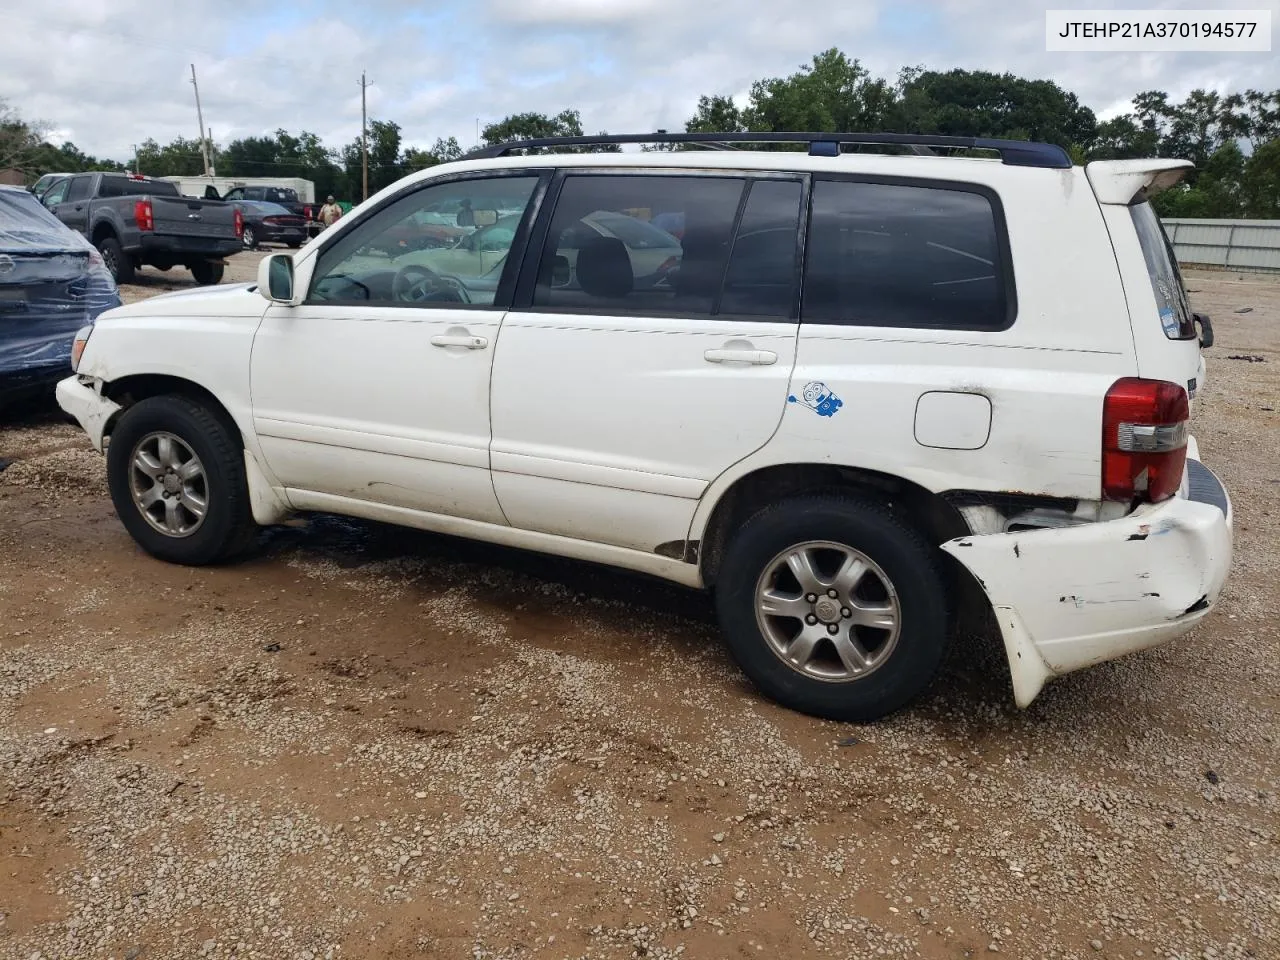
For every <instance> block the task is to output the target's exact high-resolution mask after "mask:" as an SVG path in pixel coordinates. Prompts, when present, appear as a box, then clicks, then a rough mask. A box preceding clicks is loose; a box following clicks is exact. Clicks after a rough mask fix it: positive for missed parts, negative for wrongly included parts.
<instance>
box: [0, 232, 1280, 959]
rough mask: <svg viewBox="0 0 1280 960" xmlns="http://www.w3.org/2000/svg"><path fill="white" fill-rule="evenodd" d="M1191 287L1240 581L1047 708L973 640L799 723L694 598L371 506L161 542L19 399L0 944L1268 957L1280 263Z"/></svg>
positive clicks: (1206, 277)
mask: <svg viewBox="0 0 1280 960" xmlns="http://www.w3.org/2000/svg"><path fill="white" fill-rule="evenodd" d="M254 260H256V258H255V257H252V256H249V255H246V256H241V257H237V258H235V259H234V260H233V261H232V265H233V266H232V269H231V271H230V272H229V275H228V280H234V279H237V278H241V277H240V274H241V273H243V274H244V276H243V279H249V278H251V276H252V272H253V261H254ZM172 274H173V276H172V277H169V276H166V275H161V274H157V273H154V272H153V271H145V272H144V280H143V282H142V283H140V284H139V285H138V286H137V287H135V288H133V289H130V290H128V291H127V293H128V294H129V295H130V296H131V297H140V296H145V295H150V294H152V293H154V292H156V291H158V290H161V289H165V288H169V287H174V286H185V285H187V284H189V283H190V280H189V277H188V276H187V275H185V274H182V273H180V272H177V271H173V272H172ZM1189 285H1190V287H1191V289H1192V290H1193V291H1194V294H1193V296H1194V299H1195V300H1196V301H1197V303H1198V304H1199V305H1200V307H1201V308H1204V309H1207V310H1208V311H1209V312H1210V313H1211V314H1213V316H1214V318H1215V321H1216V328H1217V332H1218V346H1216V347H1214V348H1213V349H1212V350H1210V351H1209V358H1210V359H1209V385H1208V387H1207V388H1206V389H1205V391H1204V392H1203V394H1202V398H1201V401H1200V404H1199V409H1198V413H1197V420H1198V422H1197V424H1196V434H1197V436H1198V438H1199V441H1200V446H1201V452H1202V454H1203V456H1204V458H1205V460H1206V461H1207V462H1208V463H1210V464H1211V465H1212V466H1213V467H1214V468H1215V470H1217V471H1218V472H1219V473H1220V475H1221V476H1222V477H1223V478H1224V480H1225V481H1226V483H1227V485H1228V487H1229V489H1230V490H1231V493H1232V495H1233V497H1234V502H1235V507H1236V511H1237V513H1236V516H1237V527H1236V534H1237V559H1236V565H1235V570H1234V573H1233V578H1232V579H1231V581H1230V582H1229V584H1228V587H1227V591H1226V594H1225V597H1224V600H1223V602H1222V604H1221V606H1220V608H1219V609H1218V610H1217V611H1216V612H1215V613H1213V614H1212V615H1211V616H1210V617H1209V618H1208V619H1206V620H1205V621H1204V623H1203V624H1202V625H1201V626H1200V628H1199V629H1197V630H1196V631H1195V632H1194V633H1193V634H1191V635H1190V636H1188V637H1187V638H1185V639H1183V640H1181V641H1179V642H1176V643H1174V644H1172V645H1170V646H1168V647H1166V648H1163V649H1160V650H1156V651H1151V652H1148V653H1145V654H1140V655H1137V656H1134V657H1131V658H1128V659H1125V660H1123V661H1119V662H1115V663H1108V664H1104V665H1102V666H1100V667H1098V668H1096V669H1093V670H1090V671H1086V672H1083V673H1080V674H1076V675H1073V676H1071V677H1067V678H1064V679H1062V680H1060V681H1057V682H1055V683H1054V684H1052V685H1051V686H1050V687H1049V688H1048V689H1047V690H1046V691H1045V693H1044V694H1043V696H1042V697H1041V698H1040V699H1039V700H1038V701H1037V702H1036V703H1035V704H1033V706H1032V707H1031V708H1030V709H1029V710H1027V711H1024V712H1020V711H1018V710H1016V709H1015V708H1014V707H1013V705H1012V702H1011V696H1010V692H1009V681H1008V673H1007V668H1006V667H1005V666H1004V665H1003V664H1002V662H1001V655H1000V652H999V650H998V648H997V646H996V645H995V644H993V643H990V642H988V643H975V644H972V645H967V646H965V647H963V648H962V649H959V650H957V651H956V654H955V656H954V659H953V660H952V662H951V663H950V664H949V666H948V668H947V669H946V671H945V672H944V675H943V676H942V677H941V678H940V679H939V681H938V683H937V684H936V685H935V687H934V688H933V691H932V692H931V693H930V694H929V695H928V696H927V697H926V698H925V699H924V700H923V701H922V702H921V703H919V704H918V705H917V706H916V707H914V708H913V709H911V710H909V711H906V712H904V713H902V714H900V715H898V716H895V717H893V718H892V719H890V720H888V721H886V722H882V723H879V724H876V725H871V726H863V727H853V726H844V725H839V724H834V723H825V722H821V721H816V720H812V719H809V718H806V717H802V716H798V715H796V714H793V713H789V712H787V711H785V710H782V709H780V708H778V707H776V706H774V705H772V704H770V703H768V702H766V701H764V700H763V699H762V698H760V697H759V696H758V695H757V694H755V693H754V692H753V691H752V690H751V689H750V688H749V687H748V686H747V684H746V683H745V681H744V680H743V678H742V676H741V675H740V674H739V673H738V671H737V670H736V669H735V668H734V667H733V665H732V664H731V663H730V662H729V660H728V659H727V657H726V655H725V654H724V652H723V651H722V649H721V647H720V645H719V643H718V641H717V637H716V631H715V629H714V625H713V620H712V616H711V611H710V608H709V604H708V603H707V601H706V600H705V599H704V598H703V597H701V596H700V595H697V594H691V593H687V592H684V591H682V590H679V589H677V588H674V587H670V586H666V585H663V584H659V583H654V582H651V581H648V580H643V579H640V578H636V577H632V576H629V575H627V574H624V573H619V572H615V571H612V570H607V569H601V568H595V567H590V566H587V565H584V564H577V563H571V562H568V561H559V560H555V559H549V558H545V557H539V556H533V555H529V554H523V553H517V552H513V551H509V550H502V549H498V548H493V547H486V546H482V545H477V544H471V543H466V542H461V541H456V540H451V539H447V538H443V537H433V536H427V535H423V534H418V533H414V532H407V531H402V530H396V529H392V528H388V527H382V526H378V525H374V524H367V523H356V522H348V521H343V520H337V519H332V518H318V519H314V520H312V521H311V522H310V523H308V524H306V525H305V526H302V527H298V528H287V529H281V530H275V531H271V532H268V533H265V534H263V536H262V540H261V544H260V548H259V550H258V551H257V553H256V555H255V556H254V557H253V558H251V559H249V560H247V561H245V562H242V563H239V564H237V565H234V566H228V567H222V568H217V569H200V570H193V569H185V568H181V567H175V566H168V565H165V564H162V563H158V562H156V561H154V560H151V559H149V558H147V557H146V556H144V555H143V554H141V553H140V551H139V550H138V549H137V548H136V547H135V546H134V545H133V543H132V541H131V540H130V539H129V538H128V537H127V536H126V534H125V533H124V531H123V529H122V528H121V526H120V524H119V522H118V521H117V519H116V517H115V515H114V514H113V512H112V509H111V506H110V503H109V502H108V499H107V496H106V492H105V488H104V479H103V476H104V474H103V464H102V459H101V458H100V457H99V456H98V455H96V454H94V453H92V452H91V451H90V450H89V449H88V447H87V444H86V443H85V442H84V440H83V438H82V436H81V435H80V434H79V433H78V432H77V430H76V429H73V428H72V427H69V426H66V425H64V424H62V423H61V422H59V420H58V418H57V417H56V415H55V414H54V413H51V412H46V413H39V412H37V413H34V414H31V415H29V416H27V417H26V419H24V420H20V421H17V422H14V421H10V422H8V423H5V424H0V457H6V458H13V463H12V464H11V465H10V466H9V467H8V468H7V469H5V470H4V471H3V472H2V473H0V957H3V958H15V960H17V958H20V960H31V958H35V957H40V958H44V960H51V958H77V960H79V958H88V957H115V958H128V960H135V958H158V957H230V956H236V957H263V958H273V960H274V958H311V960H315V958H335V957H346V958H354V957H361V958H363V957H375V958H411V957H412V958H417V957H424V958H426V957H473V958H499V957H501V958H515V957H545V958H552V957H588V956H589V957H675V956H684V957H697V958H701V957H731V956H732V957H754V956H760V957H770V958H772V957H793V956H810V955H812V956H831V957H880V956H886V957H916V956H919V957H927V958H939V960H941V958H960V957H970V956H976V955H978V954H986V953H987V952H1000V953H1005V954H1010V955H1012V956H1016V957H1054V958H1067V957H1094V956H1099V957H1170V958H1175V957H1176V958H1226V957H1246V956H1252V957H1260V958H1266V957H1277V956H1280V837H1278V833H1277V830H1278V828H1280V751H1278V750H1277V745H1276V741H1277V736H1278V735H1280V724H1278V723H1277V710H1278V708H1280V679H1278V677H1277V662H1278V657H1277V655H1278V654H1280V639H1278V631H1277V622H1276V610H1277V607H1278V606H1280V604H1278V601H1280V578H1277V575H1276V560H1275V558H1276V549H1277V543H1278V538H1277V526H1278V525H1280V511H1278V510H1277V495H1278V494H1280V419H1278V418H1277V415H1276V412H1275V407H1276V400H1277V388H1278V387H1280V349H1278V347H1280V283H1277V282H1274V281H1271V280H1268V279H1264V278H1258V277H1238V276H1236V275H1231V274H1197V275H1193V276H1192V277H1190V283H1189ZM1246 308H1251V309H1250V312H1247V313H1242V312H1239V311H1242V310H1244V309H1246ZM1231 357H1253V358H1257V359H1256V362H1250V361H1249V360H1247V359H1230V358H1231Z"/></svg>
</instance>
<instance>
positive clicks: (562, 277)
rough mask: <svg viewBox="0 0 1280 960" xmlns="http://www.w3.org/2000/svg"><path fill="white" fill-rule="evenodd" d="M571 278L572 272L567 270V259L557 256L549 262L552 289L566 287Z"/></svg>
mask: <svg viewBox="0 0 1280 960" xmlns="http://www.w3.org/2000/svg"><path fill="white" fill-rule="evenodd" d="M572 277H573V272H572V270H570V268H569V258H568V257H563V256H557V257H556V258H555V259H554V260H552V261H551V285H552V286H553V287H563V286H566V285H568V283H569V280H570V279H571V278H572Z"/></svg>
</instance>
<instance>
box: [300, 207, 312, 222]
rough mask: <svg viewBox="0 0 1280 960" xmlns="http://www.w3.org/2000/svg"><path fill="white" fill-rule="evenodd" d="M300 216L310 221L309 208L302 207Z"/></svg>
mask: <svg viewBox="0 0 1280 960" xmlns="http://www.w3.org/2000/svg"><path fill="white" fill-rule="evenodd" d="M302 216H303V217H304V218H306V219H307V220H310V219H311V208H310V207H303V208H302Z"/></svg>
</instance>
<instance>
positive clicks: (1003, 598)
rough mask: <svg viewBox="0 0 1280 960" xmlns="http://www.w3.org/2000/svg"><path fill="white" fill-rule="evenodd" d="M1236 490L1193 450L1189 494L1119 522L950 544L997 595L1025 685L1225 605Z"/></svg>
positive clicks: (1168, 634) (1137, 644) (1133, 646)
mask: <svg viewBox="0 0 1280 960" xmlns="http://www.w3.org/2000/svg"><path fill="white" fill-rule="evenodd" d="M1231 520H1232V517H1231V500H1230V498H1229V497H1228V496H1227V492H1226V490H1225V488H1224V487H1223V486H1222V484H1221V482H1219V481H1218V479H1217V477H1215V476H1214V475H1213V473H1212V472H1210V471H1209V470H1208V468H1206V467H1205V466H1204V465H1203V464H1201V463H1200V462H1199V461H1198V460H1194V459H1188V460H1187V474H1186V477H1185V480H1184V483H1183V489H1182V493H1180V494H1179V495H1178V496H1176V497H1173V498H1171V499H1169V500H1166V501H1164V502H1163V503H1158V504H1148V505H1146V506H1143V507H1140V508H1138V509H1137V510H1135V511H1134V512H1133V513H1131V514H1129V515H1128V516H1126V517H1123V518H1121V519H1119V520H1110V521H1105V522H1099V523H1086V524H1080V525H1078V526H1072V527H1063V528H1059V529H1046V530H1035V531H1023V532H1017V533H996V534H987V535H982V536H970V537H959V538H957V539H955V540H951V541H948V542H947V543H944V544H943V545H942V549H943V550H945V551H946V552H947V553H949V554H951V555H952V556H953V557H955V558H956V559H957V560H958V561H959V562H960V563H961V564H963V565H964V566H965V567H966V568H967V569H968V570H969V572H970V573H972V574H973V576H974V577H975V578H976V579H977V581H978V583H979V584H980V585H981V586H982V588H983V590H985V591H986V594H987V597H988V598H989V599H990V600H991V605H992V608H993V610H994V612H995V616H996V620H997V621H998V622H999V624H1000V632H1001V634H1002V636H1003V638H1004V646H1005V652H1006V654H1007V655H1008V657H1009V669H1010V672H1011V673H1012V675H1013V693H1014V699H1015V700H1016V701H1017V703H1018V706H1020V707H1025V706H1027V705H1028V704H1030V703H1031V701H1032V700H1034V699H1035V698H1036V696H1037V695H1038V694H1039V693H1040V690H1041V689H1042V688H1043V686H1044V684H1045V682H1046V681H1047V680H1049V679H1050V678H1051V677H1055V676H1058V675H1061V674H1064V673H1069V672H1071V671H1072V670H1079V669H1081V668H1082V667H1088V666H1092V665H1093V664H1095V663H1101V662H1102V661H1104V660H1113V659H1115V658H1116V657H1120V656H1123V655H1124V654H1127V653H1132V652H1134V651H1136V650H1144V649H1146V648H1148V647H1154V646H1157V645H1159V644H1162V643H1165V642H1167V641H1169V640H1173V639H1174V638H1176V637H1179V636H1181V635H1182V634H1184V633H1186V632H1187V631H1188V630H1190V629H1191V628H1192V627H1194V626H1195V625H1196V624H1197V623H1198V622H1199V621H1200V620H1201V619H1202V618H1203V617H1204V616H1205V615H1206V614H1207V613H1208V612H1209V610H1211V609H1212V608H1213V605H1214V603H1215V602H1216V601H1217V599H1218V594H1219V593H1220V592H1221V591H1222V585H1223V584H1224V583H1225V582H1226V579H1227V571H1228V570H1229V568H1230V566H1231V549H1232V537H1231Z"/></svg>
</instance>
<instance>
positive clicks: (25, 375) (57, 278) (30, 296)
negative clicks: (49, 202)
mask: <svg viewBox="0 0 1280 960" xmlns="http://www.w3.org/2000/svg"><path fill="white" fill-rule="evenodd" d="M118 306H120V295H119V293H118V292H117V291H116V285H115V281H114V280H112V279H111V274H110V273H109V272H108V271H107V268H106V266H105V265H104V263H103V261H102V257H101V255H100V254H99V253H98V251H97V250H95V249H94V248H93V247H92V246H90V244H89V242H88V241H87V240H85V239H84V238H83V237H81V236H80V235H79V234H78V233H76V232H75V231H73V230H69V229H68V228H67V227H65V226H63V225H62V224H61V223H60V222H59V221H58V219H57V218H56V217H54V216H53V214H51V213H49V211H48V210H46V209H45V208H44V207H42V206H41V205H40V202H39V201H38V200H36V198H35V197H33V196H32V195H31V194H30V193H28V192H27V191H26V190H23V189H21V188H18V187H0V406H2V405H4V404H5V403H6V402H8V401H11V400H14V399H17V398H18V397H20V396H22V395H24V394H29V393H33V392H37V391H40V390H50V389H51V388H52V385H53V383H54V382H55V381H56V380H59V379H61V378H62V377H65V376H68V375H69V374H70V372H71V366H70V364H71V344H72V341H73V340H74V339H75V335H76V331H77V330H79V329H80V328H81V327H83V326H86V325H87V324H90V323H92V322H93V321H94V320H95V319H96V318H97V316H98V314H100V313H102V312H103V311H104V310H109V309H111V308H112V307H118Z"/></svg>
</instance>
